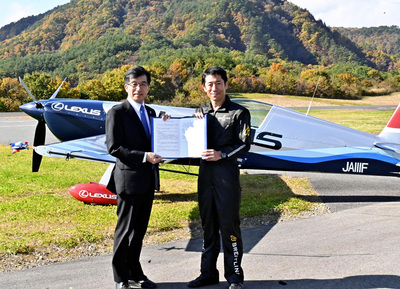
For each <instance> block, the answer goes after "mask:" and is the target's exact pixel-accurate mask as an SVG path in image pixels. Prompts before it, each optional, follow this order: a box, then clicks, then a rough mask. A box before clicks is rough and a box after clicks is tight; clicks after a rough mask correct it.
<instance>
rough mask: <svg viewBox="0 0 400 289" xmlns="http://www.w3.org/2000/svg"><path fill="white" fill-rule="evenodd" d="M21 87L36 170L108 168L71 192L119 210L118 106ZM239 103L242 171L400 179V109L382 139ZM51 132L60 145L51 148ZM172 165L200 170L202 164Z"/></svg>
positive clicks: (175, 112)
mask: <svg viewBox="0 0 400 289" xmlns="http://www.w3.org/2000/svg"><path fill="white" fill-rule="evenodd" d="M20 82H21V83H22V85H23V86H24V87H25V89H26V90H27V92H28V93H29V94H30V95H31V97H32V99H33V100H34V101H33V102H30V103H27V104H24V105H21V106H20V108H21V110H22V111H24V112H25V113H26V114H28V115H30V116H31V117H33V118H35V119H37V120H38V125H37V129H36V133H35V137H34V150H35V154H34V155H33V161H32V171H36V172H37V171H38V170H39V166H40V162H41V158H42V156H49V157H61V158H66V159H69V158H76V159H82V160H89V161H98V162H103V163H109V164H110V166H109V168H108V169H107V171H106V172H105V174H104V175H103V177H102V179H101V180H100V182H99V183H95V182H92V183H90V184H79V185H76V186H73V187H72V188H71V189H70V193H71V195H73V196H74V197H75V198H77V199H78V200H81V201H83V202H85V203H94V204H115V203H116V200H115V198H116V197H115V194H113V193H112V192H110V191H108V190H107V188H106V184H107V181H108V179H109V176H110V173H111V171H112V168H113V165H114V164H115V158H114V157H113V156H111V155H110V154H108V151H107V148H106V145H105V120H106V114H107V111H108V110H109V109H110V108H111V107H113V106H114V105H117V104H119V102H111V101H99V100H80V99H57V98H56V95H57V92H58V90H59V89H60V88H61V85H62V84H61V85H60V87H59V88H58V89H57V91H56V92H55V93H54V94H53V96H52V97H51V98H50V99H48V100H40V101H36V99H35V98H34V97H33V95H32V94H31V92H30V91H29V89H28V88H27V87H26V85H25V84H24V83H23V81H22V79H21V78H20ZM232 101H234V102H237V103H239V104H241V105H243V106H245V107H246V108H248V109H249V111H250V114H251V137H252V144H251V149H250V151H249V152H247V153H245V154H243V155H241V156H240V157H239V158H238V165H239V166H240V168H241V169H260V170H280V171H310V172H325V173H342V174H363V175H381V176H399V174H400V153H399V152H400V109H399V107H400V104H399V106H398V107H397V109H396V110H395V112H394V113H393V115H392V117H391V119H390V120H389V122H388V123H387V125H386V126H385V128H384V129H383V130H382V132H381V133H380V134H378V135H375V134H370V133H366V132H363V131H359V130H356V129H353V128H349V127H346V126H343V125H339V124H336V123H333V122H329V121H326V120H323V119H320V118H317V117H313V116H310V115H309V114H308V112H307V114H304V113H301V112H297V111H295V110H292V109H289V108H285V107H281V106H278V105H273V104H269V103H266V102H261V101H256V100H250V99H243V98H233V99H232ZM149 106H151V107H152V108H153V109H155V110H156V112H157V114H158V115H160V114H162V113H167V114H168V115H170V116H171V117H187V116H192V115H193V113H194V111H195V109H193V108H183V107H171V106H164V105H155V104H150V105H149ZM45 125H47V127H48V128H49V130H50V131H51V132H52V133H53V134H54V135H55V136H56V137H57V138H58V139H59V140H60V142H59V143H54V144H47V145H44V142H45ZM196 161H197V163H196ZM168 162H170V163H176V164H182V165H185V164H194V165H196V164H198V159H176V160H169V161H168ZM160 169H163V168H162V167H161V168H160ZM164 170H168V169H164ZM187 173H189V172H187ZM189 174H191V173H189Z"/></svg>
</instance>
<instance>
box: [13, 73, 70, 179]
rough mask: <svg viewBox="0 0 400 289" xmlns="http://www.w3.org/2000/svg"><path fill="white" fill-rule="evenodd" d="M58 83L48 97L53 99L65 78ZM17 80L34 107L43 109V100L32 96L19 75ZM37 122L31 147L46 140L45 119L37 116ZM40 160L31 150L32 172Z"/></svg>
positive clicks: (38, 155) (38, 165) (36, 168)
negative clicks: (30, 98)
mask: <svg viewBox="0 0 400 289" xmlns="http://www.w3.org/2000/svg"><path fill="white" fill-rule="evenodd" d="M66 79H67V78H65V79H64V81H63V82H62V83H61V84H60V86H59V87H58V88H57V90H56V91H55V92H54V93H53V95H52V96H51V97H50V99H53V98H55V97H56V96H57V94H58V92H59V91H60V89H61V87H62V85H63V84H64V82H65V80H66ZM19 82H20V83H21V84H22V86H23V87H24V88H25V90H26V92H27V93H28V94H29V95H30V96H31V97H32V99H33V102H34V103H35V107H36V109H39V110H41V109H44V105H43V102H38V101H37V100H36V98H35V97H34V96H33V94H32V93H31V91H30V90H29V88H28V87H27V86H26V84H25V82H24V81H23V80H22V78H21V77H19ZM37 120H38V124H37V126H36V129H35V136H34V139H33V147H37V146H41V145H44V143H45V140H46V121H45V119H44V116H43V117H40V118H39V117H37ZM41 162H42V155H40V154H38V153H37V152H36V151H35V150H33V155H32V172H38V171H39V168H40V164H41Z"/></svg>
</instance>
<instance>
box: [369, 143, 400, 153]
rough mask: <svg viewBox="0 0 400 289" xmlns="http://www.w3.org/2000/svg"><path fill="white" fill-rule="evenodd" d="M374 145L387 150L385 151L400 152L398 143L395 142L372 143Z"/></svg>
mask: <svg viewBox="0 0 400 289" xmlns="http://www.w3.org/2000/svg"><path fill="white" fill-rule="evenodd" d="M374 146H376V147H377V148H380V149H383V150H387V151H392V152H395V153H399V152H400V144H396V143H374Z"/></svg>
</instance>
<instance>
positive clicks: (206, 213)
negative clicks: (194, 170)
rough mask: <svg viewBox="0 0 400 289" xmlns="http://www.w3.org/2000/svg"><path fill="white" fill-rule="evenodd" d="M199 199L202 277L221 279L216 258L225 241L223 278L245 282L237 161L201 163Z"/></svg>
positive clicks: (232, 281) (230, 281)
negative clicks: (202, 242) (201, 236)
mask: <svg viewBox="0 0 400 289" xmlns="http://www.w3.org/2000/svg"><path fill="white" fill-rule="evenodd" d="M198 198H199V208H200V216H201V220H202V226H203V231H204V246H203V252H202V255H201V269H200V270H201V274H202V275H204V276H206V277H211V278H215V277H217V276H218V270H217V258H218V255H219V252H220V248H221V239H222V247H223V251H224V269H225V274H224V276H225V278H226V280H227V281H228V282H229V284H232V283H242V282H243V279H244V276H243V269H242V267H241V262H242V257H243V241H242V235H241V230H240V216H239V212H240V202H241V187H240V181H239V168H238V166H237V163H236V160H234V161H232V160H222V161H218V162H217V163H211V162H210V163H206V162H205V161H202V162H201V164H200V171H199V178H198ZM220 233H221V237H220Z"/></svg>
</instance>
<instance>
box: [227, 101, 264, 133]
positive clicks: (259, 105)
mask: <svg viewBox="0 0 400 289" xmlns="http://www.w3.org/2000/svg"><path fill="white" fill-rule="evenodd" d="M232 101H233V102H236V103H238V104H240V105H243V106H244V107H245V108H247V109H248V110H249V111H250V116H251V127H252V128H254V129H257V128H259V127H260V126H261V124H262V123H263V122H264V120H265V118H266V117H267V115H268V113H269V112H270V110H271V108H272V104H269V103H265V102H261V101H256V100H251V99H245V98H233V99H232Z"/></svg>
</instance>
